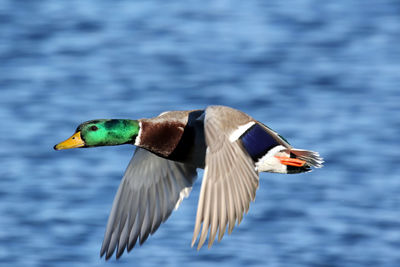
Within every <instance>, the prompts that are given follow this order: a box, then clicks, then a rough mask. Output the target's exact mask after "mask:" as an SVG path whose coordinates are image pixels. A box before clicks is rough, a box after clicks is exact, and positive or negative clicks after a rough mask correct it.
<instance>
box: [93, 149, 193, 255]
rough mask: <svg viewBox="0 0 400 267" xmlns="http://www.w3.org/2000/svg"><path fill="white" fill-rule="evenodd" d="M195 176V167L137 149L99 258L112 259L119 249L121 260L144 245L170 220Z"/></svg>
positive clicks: (125, 177)
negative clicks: (125, 251) (163, 223)
mask: <svg viewBox="0 0 400 267" xmlns="http://www.w3.org/2000/svg"><path fill="white" fill-rule="evenodd" d="M196 175H197V173H196V167H195V166H192V165H188V164H183V163H179V162H175V161H170V160H167V159H164V158H161V157H158V156H156V155H154V154H152V153H150V152H148V151H147V150H144V149H142V148H137V149H136V151H135V154H134V156H133V157H132V159H131V161H130V163H129V165H128V168H127V170H126V171H125V174H124V177H123V179H122V182H121V184H120V186H119V188H118V191H117V194H116V196H115V198H114V203H113V206H112V209H111V212H110V216H109V219H108V222H107V227H106V231H105V235H104V240H103V244H102V247H101V251H100V256H103V255H105V257H106V259H109V258H110V257H111V256H112V254H113V253H114V251H115V249H117V253H116V256H117V258H119V257H120V256H121V255H122V254H123V252H124V250H125V248H126V249H127V251H130V250H131V249H132V248H133V247H134V246H135V244H136V242H137V240H138V239H139V243H140V245H141V244H143V243H144V242H145V241H146V239H147V238H148V237H149V235H150V234H153V233H154V232H155V231H156V230H157V229H158V227H159V226H160V224H161V223H162V222H164V221H165V220H166V219H167V218H168V217H169V215H170V214H171V212H172V211H173V209H174V208H175V206H176V205H177V203H178V201H180V197H181V194H180V193H181V191H182V190H188V189H189V188H191V187H192V184H193V182H194V181H195V179H196ZM185 192H186V191H185ZM188 192H189V190H188Z"/></svg>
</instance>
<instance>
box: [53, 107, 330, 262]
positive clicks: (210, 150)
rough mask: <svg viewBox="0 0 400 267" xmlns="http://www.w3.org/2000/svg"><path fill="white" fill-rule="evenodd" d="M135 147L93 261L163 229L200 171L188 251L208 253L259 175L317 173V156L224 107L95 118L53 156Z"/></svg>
mask: <svg viewBox="0 0 400 267" xmlns="http://www.w3.org/2000/svg"><path fill="white" fill-rule="evenodd" d="M122 144H131V145H135V146H136V147H137V148H136V150H135V153H134V155H133V157H132V159H131V161H130V162H129V165H128V167H127V169H126V171H125V174H124V176H123V178H122V181H121V184H120V186H119V188H118V191H117V194H116V196H115V199H114V203H113V205H112V208H111V213H110V216H109V218H108V222H107V227H106V231H105V236H104V240H103V244H102V247H101V252H100V256H101V257H102V256H103V255H105V258H106V260H107V259H109V258H110V257H111V256H112V255H113V253H114V251H115V249H116V250H117V252H116V258H117V259H118V258H119V257H121V255H122V254H123V252H124V250H125V249H126V250H127V251H128V252H129V251H130V250H131V249H132V248H133V247H134V246H135V244H136V243H137V241H138V243H139V244H140V245H142V244H143V243H144V242H145V241H146V239H147V238H148V236H149V235H150V234H153V233H154V232H155V231H156V230H157V229H158V227H159V226H160V224H161V223H163V222H165V221H166V220H167V219H168V217H169V216H170V214H171V212H172V211H173V210H174V209H177V208H178V206H179V204H180V203H181V201H182V200H183V198H184V197H187V196H188V195H189V193H190V191H191V189H192V185H193V183H194V182H195V180H196V176H197V172H196V169H197V168H201V169H204V174H203V181H202V184H201V189H200V197H199V201H198V207H197V215H196V221H195V226H194V233H193V239H192V246H193V245H194V244H195V243H196V241H197V239H198V236H200V237H199V239H198V241H197V242H198V244H197V249H200V248H201V247H202V246H203V244H204V242H205V241H206V239H207V236H208V247H211V246H212V244H213V242H214V240H215V238H216V236H217V232H218V241H220V240H221V239H222V237H223V236H224V234H225V232H226V231H228V234H231V232H232V230H233V228H234V226H235V224H236V223H237V224H238V225H239V224H240V222H241V220H242V218H243V214H244V213H247V211H248V209H249V205H250V202H251V201H254V199H255V195H256V190H257V188H258V182H259V173H260V172H274V173H301V172H308V171H310V170H311V168H312V167H314V168H320V167H322V163H323V159H322V158H321V157H320V156H319V153H318V152H313V151H309V150H302V149H295V148H293V147H292V146H291V145H290V144H289V143H288V142H287V141H286V139H284V138H283V137H282V136H280V135H279V134H278V133H276V132H275V131H273V130H271V129H270V128H268V127H267V126H266V125H264V124H262V123H261V122H259V121H256V120H255V119H253V118H252V117H250V116H249V115H247V114H245V113H243V112H241V111H239V110H236V109H233V108H230V107H226V106H209V107H207V108H206V109H205V110H191V111H168V112H163V113H161V114H160V115H159V116H157V117H154V118H151V119H139V120H128V119H101V120H91V121H87V122H84V123H82V124H81V125H79V126H78V128H77V129H76V131H75V133H74V134H73V135H72V136H71V137H70V138H69V139H67V140H65V141H63V142H61V143H59V144H57V145H55V146H54V149H55V150H61V149H69V148H78V147H79V148H86V147H97V146H114V145H122Z"/></svg>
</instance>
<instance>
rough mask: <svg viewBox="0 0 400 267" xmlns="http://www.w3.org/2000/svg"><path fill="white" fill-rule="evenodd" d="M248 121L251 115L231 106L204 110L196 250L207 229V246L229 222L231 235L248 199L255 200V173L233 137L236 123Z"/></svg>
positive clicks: (202, 241) (223, 231) (220, 235)
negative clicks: (203, 139)
mask: <svg viewBox="0 0 400 267" xmlns="http://www.w3.org/2000/svg"><path fill="white" fill-rule="evenodd" d="M232 121H234V123H233V125H235V126H232ZM249 122H251V118H250V117H248V116H247V115H245V114H244V113H242V112H240V111H237V110H234V109H230V108H227V107H220V106H211V107H208V108H207V109H206V115H205V119H204V130H205V138H206V144H207V151H206V160H205V162H206V164H205V166H206V167H205V170H204V176H203V182H202V185H201V191H200V198H199V203H198V208H197V215H196V224H195V228H194V233H193V239H192V246H193V245H194V243H195V242H196V239H197V236H198V235H199V233H200V228H201V224H203V226H202V229H201V234H200V239H199V241H198V246H197V249H200V248H201V247H202V246H203V244H204V242H205V240H206V238H207V233H208V231H209V229H210V234H209V238H208V247H210V246H211V245H212V244H213V242H214V239H215V237H216V233H217V230H218V229H219V234H218V241H219V240H221V239H222V237H223V235H224V233H225V230H226V226H227V224H228V223H229V228H228V233H229V234H230V233H231V232H232V230H233V227H234V225H235V222H236V221H237V222H238V224H239V223H240V222H241V220H242V218H243V213H244V212H247V211H248V209H249V205H250V201H254V198H255V195H256V190H257V188H258V173H257V172H256V170H255V166H254V162H253V160H252V159H251V157H250V156H249V155H248V154H247V152H246V151H245V149H244V148H243V146H242V143H241V141H240V140H239V139H238V137H239V136H237V137H236V138H232V136H236V135H237V134H234V132H235V131H237V129H238V128H237V126H239V127H240V126H242V125H246V124H248V123H249ZM234 127H236V128H234Z"/></svg>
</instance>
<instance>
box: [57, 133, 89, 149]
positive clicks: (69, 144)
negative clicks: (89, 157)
mask: <svg viewBox="0 0 400 267" xmlns="http://www.w3.org/2000/svg"><path fill="white" fill-rule="evenodd" d="M84 145H85V142H84V141H83V140H82V138H81V132H76V133H75V134H74V135H73V136H71V137H70V138H68V139H67V140H65V141H62V142H61V143H59V144H57V145H55V146H54V149H55V150H61V149H69V148H76V147H83V146H84Z"/></svg>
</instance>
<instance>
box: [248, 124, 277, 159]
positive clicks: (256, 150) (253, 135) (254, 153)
mask: <svg viewBox="0 0 400 267" xmlns="http://www.w3.org/2000/svg"><path fill="white" fill-rule="evenodd" d="M241 140H242V143H243V145H244V147H245V149H246V150H247V153H249V155H250V156H251V158H252V159H253V160H254V161H257V160H258V159H259V158H261V157H262V156H264V155H265V154H266V153H267V152H268V150H270V149H271V148H273V147H274V146H277V145H279V143H278V142H277V141H276V140H275V139H274V138H273V137H272V136H271V135H270V134H269V133H267V132H266V131H265V130H264V129H263V128H262V127H261V126H260V125H258V124H255V125H254V126H252V127H251V128H250V129H249V130H247V132H245V133H244V134H243V135H242V137H241Z"/></svg>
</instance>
